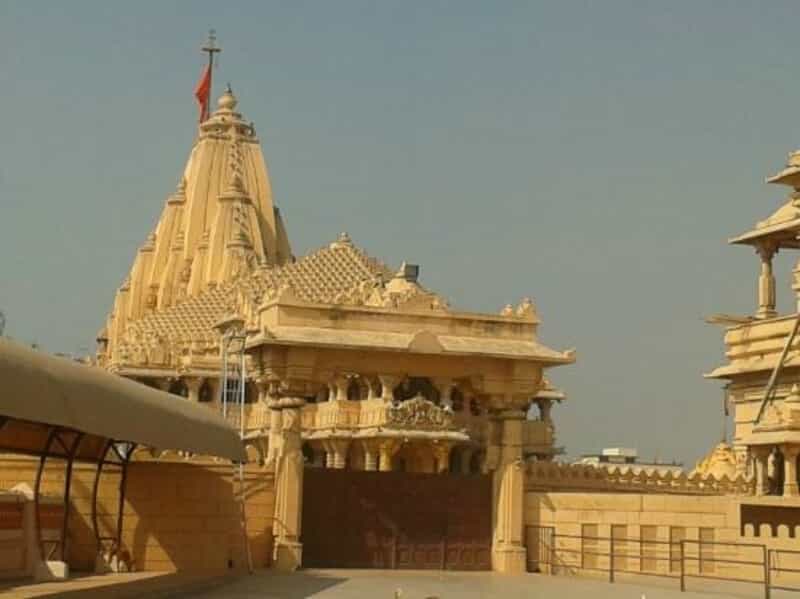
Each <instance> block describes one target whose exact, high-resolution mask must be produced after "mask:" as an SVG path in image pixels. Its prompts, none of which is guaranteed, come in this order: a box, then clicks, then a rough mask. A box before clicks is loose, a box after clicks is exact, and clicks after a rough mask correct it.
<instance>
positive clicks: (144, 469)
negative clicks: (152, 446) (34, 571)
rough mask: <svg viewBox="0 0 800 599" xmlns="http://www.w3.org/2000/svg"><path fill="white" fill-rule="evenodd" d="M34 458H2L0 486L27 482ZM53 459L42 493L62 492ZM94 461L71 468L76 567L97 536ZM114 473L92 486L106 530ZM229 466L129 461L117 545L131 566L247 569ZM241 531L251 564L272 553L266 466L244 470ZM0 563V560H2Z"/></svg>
mask: <svg viewBox="0 0 800 599" xmlns="http://www.w3.org/2000/svg"><path fill="white" fill-rule="evenodd" d="M37 464H38V462H37V461H36V460H33V459H30V458H25V457H18V456H13V457H10V456H3V457H2V458H0V489H10V488H11V487H13V486H14V485H16V484H18V483H20V482H22V483H27V484H28V485H30V486H31V487H33V484H34V480H35V473H36V466H37ZM56 464H58V462H57V461H55V460H54V461H53V466H51V467H49V468H48V469H47V470H46V472H45V476H44V478H43V490H44V492H45V493H49V494H53V495H60V494H61V492H62V488H63V482H64V469H63V467H61V466H60V465H58V466H56ZM94 473H95V470H94V467H93V466H89V465H85V464H76V465H75V467H74V470H73V480H72V489H71V493H70V496H71V511H70V520H69V527H68V529H69V531H68V539H69V556H68V557H69V562H70V566H71V567H72V569H74V570H79V571H81V570H82V571H88V570H92V569H93V568H94V562H95V555H96V542H95V538H94V532H93V527H92V523H91V497H92V488H93V484H94ZM118 486H119V476H118V475H117V474H116V473H112V472H111V471H109V473H108V474H104V476H103V478H101V484H100V487H99V490H98V524H99V528H100V531H101V534H102V535H110V534H111V533H112V531H113V530H114V527H115V523H116V511H117V503H118V501H119V493H118ZM238 491H239V483H238V479H237V480H236V482H234V469H233V467H232V466H231V465H225V464H220V463H215V462H212V461H193V460H192V461H184V460H180V461H178V460H175V461H144V462H133V463H132V464H131V465H130V467H129V470H128V485H127V494H126V499H125V507H124V510H125V512H124V513H125V518H124V524H123V546H124V548H125V549H126V550H127V551H128V552H129V554H130V556H131V559H132V561H133V564H134V568H135V569H136V570H152V571H171V570H177V569H180V570H184V571H204V572H213V571H219V572H222V571H225V570H228V569H241V568H245V567H246V565H247V561H246V559H245V532H244V530H243V527H242V523H241V512H240V507H239V503H238V500H237V495H236V494H237V493H238ZM245 497H246V535H247V539H248V543H249V547H250V551H251V555H252V560H253V564H254V566H255V567H265V566H267V565H269V563H270V558H271V554H272V547H271V545H272V514H273V506H274V480H273V476H272V473H271V472H268V471H266V470H264V469H261V468H257V467H250V468H247V469H246V474H245ZM0 568H2V565H0Z"/></svg>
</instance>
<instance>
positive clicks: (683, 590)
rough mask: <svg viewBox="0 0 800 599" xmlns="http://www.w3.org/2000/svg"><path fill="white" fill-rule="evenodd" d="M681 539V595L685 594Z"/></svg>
mask: <svg viewBox="0 0 800 599" xmlns="http://www.w3.org/2000/svg"><path fill="white" fill-rule="evenodd" d="M683 555H684V553H683V539H681V593H685V592H686V571H685V569H684V567H683Z"/></svg>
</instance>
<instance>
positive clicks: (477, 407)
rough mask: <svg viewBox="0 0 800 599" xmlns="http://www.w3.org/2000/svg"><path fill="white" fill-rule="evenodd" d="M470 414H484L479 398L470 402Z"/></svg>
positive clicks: (474, 398)
mask: <svg viewBox="0 0 800 599" xmlns="http://www.w3.org/2000/svg"><path fill="white" fill-rule="evenodd" d="M469 413H470V414H472V415H473V416H480V415H481V414H482V413H483V410H482V409H481V404H480V402H479V401H478V398H477V397H473V398H472V399H471V400H470V402H469Z"/></svg>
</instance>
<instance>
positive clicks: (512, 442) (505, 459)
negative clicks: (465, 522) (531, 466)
mask: <svg viewBox="0 0 800 599" xmlns="http://www.w3.org/2000/svg"><path fill="white" fill-rule="evenodd" d="M499 420H500V422H501V423H502V438H501V447H500V463H499V465H498V467H497V469H496V470H495V471H494V476H493V488H494V498H495V501H494V510H493V511H494V539H493V543H492V569H493V570H495V571H497V572H505V573H512V574H522V573H524V572H525V570H526V558H527V553H526V550H525V545H524V543H523V538H524V537H523V531H524V524H523V514H524V499H525V490H524V487H525V468H524V461H523V459H522V435H523V422H524V420H525V412H524V411H523V410H520V409H513V410H506V411H504V412H501V413H500V415H499Z"/></svg>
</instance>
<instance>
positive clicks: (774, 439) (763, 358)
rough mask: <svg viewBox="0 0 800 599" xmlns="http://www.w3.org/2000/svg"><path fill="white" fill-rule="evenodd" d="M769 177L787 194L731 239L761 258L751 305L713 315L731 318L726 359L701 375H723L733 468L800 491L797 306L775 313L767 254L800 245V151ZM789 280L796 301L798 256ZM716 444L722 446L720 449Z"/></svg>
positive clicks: (773, 489) (786, 490)
mask: <svg viewBox="0 0 800 599" xmlns="http://www.w3.org/2000/svg"><path fill="white" fill-rule="evenodd" d="M767 182H768V183H775V184H778V185H785V186H787V187H789V188H790V189H791V191H790V193H789V196H788V198H787V199H786V201H785V202H784V203H783V204H782V205H781V206H780V207H779V208H778V209H777V210H776V211H775V212H773V213H772V214H771V215H770V216H769V217H767V218H766V219H765V220H763V221H760V222H758V223H756V225H755V227H754V228H753V229H752V230H750V231H747V232H746V233H743V234H742V235H739V236H737V237H734V238H733V239H731V240H730V243H732V244H737V245H747V246H750V247H752V248H753V249H754V250H755V253H756V256H757V258H758V265H759V274H758V283H757V286H756V289H757V293H756V299H757V301H756V306H755V310H754V312H753V314H752V315H748V316H727V315H719V316H716V317H713V318H712V319H711V321H712V322H715V323H717V324H726V325H728V328H727V330H726V332H725V355H726V357H727V359H728V363H727V364H724V365H722V366H720V367H718V368H716V369H715V370H713V371H712V372H711V373H709V374H707V375H706V376H707V377H708V378H714V379H722V380H725V381H727V385H726V393H727V397H726V401H727V402H728V404H730V405H732V406H733V414H734V432H733V447H732V450H733V454H734V456H735V462H736V473H737V474H751V475H753V476H755V477H756V486H757V493H758V494H762V495H764V494H773V495H797V494H798V485H797V466H798V455H799V454H800V391H799V389H800V388H799V387H798V385H800V353H799V352H798V341H800V339H798V337H797V336H796V333H797V325H798V323H800V309H799V308H798V305H794V306H792V308H791V310H790V312H789V313H788V314H779V313H778V309H777V302H776V292H775V289H776V283H775V275H774V272H773V268H772V261H773V258H774V256H775V255H776V254H777V253H778V252H779V251H781V250H784V251H793V250H797V249H800V151H796V152H793V153H792V154H790V155H789V160H788V162H787V164H786V167H785V168H784V169H783V170H781V171H780V172H779V173H778V174H777V175H775V176H773V177H770V178H769V179H767ZM791 287H792V289H793V290H794V291H795V293H796V294H797V295H798V298H799V299H798V304H800V260H798V262H797V264H796V265H795V267H794V270H793V276H792V281H791ZM715 451H716V452H717V453H719V451H720V448H719V447H717V448H716V449H715Z"/></svg>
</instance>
